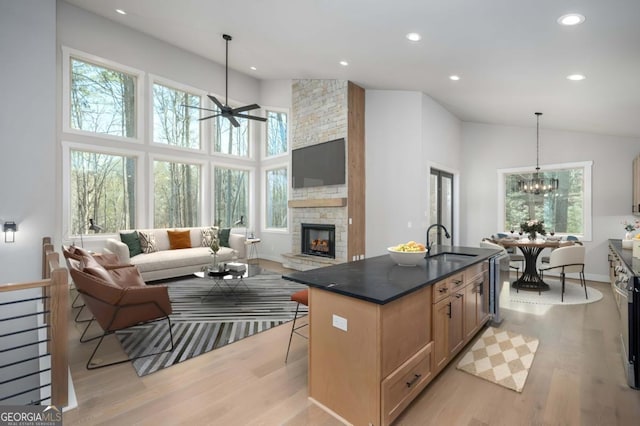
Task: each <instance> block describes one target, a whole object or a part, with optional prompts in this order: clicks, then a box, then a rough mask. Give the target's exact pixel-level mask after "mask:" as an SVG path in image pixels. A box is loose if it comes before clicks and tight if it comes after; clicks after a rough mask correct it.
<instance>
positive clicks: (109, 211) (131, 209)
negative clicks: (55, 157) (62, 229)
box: [69, 150, 136, 235]
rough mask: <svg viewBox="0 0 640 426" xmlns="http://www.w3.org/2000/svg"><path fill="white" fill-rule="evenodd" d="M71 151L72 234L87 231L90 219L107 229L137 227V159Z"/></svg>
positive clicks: (106, 230) (103, 229) (113, 230)
mask: <svg viewBox="0 0 640 426" xmlns="http://www.w3.org/2000/svg"><path fill="white" fill-rule="evenodd" d="M70 154H71V159H70V160H71V161H70V163H71V167H70V188H71V191H70V201H71V209H70V212H71V230H70V232H69V234H70V235H79V234H86V233H87V229H88V226H89V219H93V221H94V223H95V224H96V225H98V226H100V227H101V228H102V231H103V232H116V231H118V230H119V229H132V228H135V209H136V197H135V183H136V160H135V158H134V157H127V156H121V155H110V154H101V153H97V152H90V151H78V150H71V151H70Z"/></svg>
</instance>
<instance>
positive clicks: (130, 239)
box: [120, 231, 142, 257]
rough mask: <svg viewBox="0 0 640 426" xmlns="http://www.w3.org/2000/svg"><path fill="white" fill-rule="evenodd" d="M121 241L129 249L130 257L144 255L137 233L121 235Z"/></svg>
mask: <svg viewBox="0 0 640 426" xmlns="http://www.w3.org/2000/svg"><path fill="white" fill-rule="evenodd" d="M120 241H122V242H123V243H125V244H126V245H127V247H129V257H133V256H136V255H138V254H140V253H142V246H141V245H140V237H139V236H138V233H137V232H136V231H133V232H131V233H129V234H123V233H122V232H121V233H120Z"/></svg>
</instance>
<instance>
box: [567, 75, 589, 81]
mask: <svg viewBox="0 0 640 426" xmlns="http://www.w3.org/2000/svg"><path fill="white" fill-rule="evenodd" d="M585 78H587V77H585V76H584V75H582V74H571V75H568V76H567V79H568V80H571V81H580V80H584V79H585Z"/></svg>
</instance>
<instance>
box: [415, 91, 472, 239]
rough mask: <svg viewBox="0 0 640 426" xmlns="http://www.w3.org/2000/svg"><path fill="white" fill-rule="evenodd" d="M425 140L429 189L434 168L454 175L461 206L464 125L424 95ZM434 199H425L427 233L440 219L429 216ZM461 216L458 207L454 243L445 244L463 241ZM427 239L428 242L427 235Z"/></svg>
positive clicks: (424, 154) (425, 165) (455, 215)
mask: <svg viewBox="0 0 640 426" xmlns="http://www.w3.org/2000/svg"><path fill="white" fill-rule="evenodd" d="M422 141H423V142H422V143H423V148H422V150H423V153H422V156H423V164H424V166H423V167H422V171H423V173H424V177H423V178H424V182H426V186H427V190H428V189H429V183H430V170H431V168H436V169H439V170H442V171H446V172H449V173H452V174H453V175H454V178H453V185H454V188H453V198H454V200H453V205H454V206H459V205H460V190H459V183H460V168H461V162H462V160H461V155H460V154H461V149H462V148H461V147H462V122H461V121H460V120H459V119H458V118H456V117H455V116H454V115H453V114H451V113H450V112H449V111H447V110H446V109H445V108H444V107H443V106H442V105H440V104H439V103H437V102H436V101H434V100H433V99H432V98H431V97H429V96H428V95H424V94H423V95H422ZM430 199H431V194H430V193H429V191H427V196H426V197H424V198H421V200H422V202H423V205H422V211H423V213H424V214H423V216H424V218H423V221H422V224H421V225H422V227H423V228H425V230H426V228H427V227H428V226H429V225H431V224H433V223H436V218H431V217H430V215H429V211H430V209H429V206H430ZM460 214H461V210H460V209H457V208H454V218H453V232H452V233H453V237H452V238H453V241H450V240H445V241H443V244H458V243H459V242H460V231H459V229H460V219H459V216H460ZM449 231H451V229H450V230H449ZM423 239H424V240H426V233H425V236H424V237H423ZM419 241H422V240H419Z"/></svg>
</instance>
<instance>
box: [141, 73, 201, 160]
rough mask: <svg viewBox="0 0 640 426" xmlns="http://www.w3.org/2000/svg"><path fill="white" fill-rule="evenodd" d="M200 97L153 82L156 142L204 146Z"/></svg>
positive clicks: (154, 136)
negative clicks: (201, 140) (201, 139)
mask: <svg viewBox="0 0 640 426" xmlns="http://www.w3.org/2000/svg"><path fill="white" fill-rule="evenodd" d="M185 105H188V106H193V107H199V106H200V97H199V96H196V95H193V94H191V93H187V92H183V91H181V90H176V89H172V88H170V87H166V86H163V85H160V84H154V85H153V141H154V142H157V143H162V144H167V145H171V146H177V147H181V148H189V149H200V122H199V121H198V119H199V118H200V113H199V112H198V110H197V109H195V108H188V107H186V106H185Z"/></svg>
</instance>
